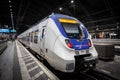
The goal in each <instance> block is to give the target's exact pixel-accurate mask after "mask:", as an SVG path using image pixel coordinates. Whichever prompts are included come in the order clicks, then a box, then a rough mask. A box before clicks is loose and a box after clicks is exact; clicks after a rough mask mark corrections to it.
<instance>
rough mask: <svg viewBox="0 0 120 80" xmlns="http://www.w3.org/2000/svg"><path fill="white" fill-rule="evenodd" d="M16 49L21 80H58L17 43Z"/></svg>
mask: <svg viewBox="0 0 120 80" xmlns="http://www.w3.org/2000/svg"><path fill="white" fill-rule="evenodd" d="M16 47H17V53H18V59H19V63H20V69H21V75H22V80H59V79H58V78H57V77H56V76H55V75H54V74H53V73H52V72H50V71H49V70H48V69H47V68H46V67H45V66H44V65H43V64H42V63H41V62H39V61H38V60H37V59H36V58H35V57H34V56H33V55H32V54H30V52H29V51H28V50H27V49H25V48H24V47H23V46H22V45H21V43H19V42H18V41H16Z"/></svg>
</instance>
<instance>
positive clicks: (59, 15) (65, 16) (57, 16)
mask: <svg viewBox="0 0 120 80" xmlns="http://www.w3.org/2000/svg"><path fill="white" fill-rule="evenodd" d="M53 17H56V18H67V19H75V20H77V19H76V18H74V17H72V16H68V15H64V14H52V15H50V18H53Z"/></svg>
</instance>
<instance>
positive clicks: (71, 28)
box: [62, 23, 85, 39]
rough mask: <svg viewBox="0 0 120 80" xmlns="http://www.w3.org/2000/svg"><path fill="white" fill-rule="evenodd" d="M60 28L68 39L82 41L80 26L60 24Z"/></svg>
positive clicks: (82, 35) (83, 35)
mask: <svg viewBox="0 0 120 80" xmlns="http://www.w3.org/2000/svg"><path fill="white" fill-rule="evenodd" d="M62 26H63V28H64V30H65V32H66V34H67V36H68V38H70V39H82V38H83V37H85V34H84V32H83V29H82V27H80V24H71V23H62Z"/></svg>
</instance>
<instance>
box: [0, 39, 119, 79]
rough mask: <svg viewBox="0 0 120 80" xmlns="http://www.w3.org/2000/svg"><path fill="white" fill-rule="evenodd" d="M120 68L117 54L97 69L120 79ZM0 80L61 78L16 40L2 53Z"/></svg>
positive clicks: (9, 42) (0, 57)
mask: <svg viewBox="0 0 120 80" xmlns="http://www.w3.org/2000/svg"><path fill="white" fill-rule="evenodd" d="M119 68H120V56H119V55H115V58H114V60H113V61H102V60H99V63H98V64H97V67H96V69H97V70H100V71H102V72H104V73H106V74H108V75H111V76H113V77H116V78H118V79H120V69H119ZM62 79H64V77H63V78H62ZM62 79H61V80H62ZM0 80H59V78H58V77H57V76H56V75H54V74H53V73H52V72H51V71H50V70H49V69H48V68H47V67H46V66H44V65H43V64H42V63H41V62H40V61H38V59H36V58H35V57H34V56H33V55H32V54H31V53H30V52H29V51H28V50H27V49H26V48H25V47H23V46H22V44H21V43H19V42H18V41H17V40H16V41H15V42H11V41H8V43H7V48H6V50H5V51H4V52H3V53H2V54H1V55H0ZM75 80H76V79H75Z"/></svg>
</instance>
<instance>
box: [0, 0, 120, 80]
mask: <svg viewBox="0 0 120 80" xmlns="http://www.w3.org/2000/svg"><path fill="white" fill-rule="evenodd" d="M52 14H64V15H68V16H72V17H75V18H76V19H78V20H79V21H81V22H82V23H83V24H84V25H85V27H86V29H87V31H88V33H89V36H90V38H91V40H92V41H91V42H93V45H94V47H95V49H96V51H97V53H98V61H97V64H96V67H95V70H97V71H95V70H93V72H90V71H89V70H85V71H84V72H85V73H84V74H83V72H82V73H81V72H78V73H74V74H73V73H69V74H67V73H62V72H59V71H56V70H53V68H51V67H50V69H49V67H47V68H48V69H47V71H46V70H45V69H43V68H44V66H45V64H46V63H45V64H44V63H42V59H38V60H37V58H36V57H34V58H35V59H34V58H33V57H31V59H33V60H34V61H35V63H37V66H39V65H41V63H42V64H43V65H44V66H43V67H42V68H40V69H43V70H45V71H42V72H38V73H39V75H38V74H37V70H36V75H35V71H34V72H32V71H31V70H32V67H31V70H28V69H29V67H26V69H23V66H21V65H22V64H21V63H22V62H24V60H25V59H23V61H22V59H21V58H20V59H19V57H20V55H19V54H18V53H20V51H21V55H22V56H24V55H28V53H27V52H26V53H24V50H22V49H24V48H21V45H24V47H25V48H26V49H28V51H30V52H31V54H32V55H31V54H29V55H30V56H34V55H35V54H34V51H31V50H29V48H28V47H27V46H25V44H24V43H22V42H20V41H19V39H18V36H19V35H20V34H22V33H23V32H25V31H27V30H28V29H30V28H32V26H34V25H36V24H37V23H39V22H40V21H41V20H42V19H44V18H45V17H49V15H52ZM37 34H38V31H36V32H35V35H34V38H33V39H34V40H33V41H34V43H37V38H38V37H36V36H37ZM26 36H27V37H24V39H25V40H29V36H30V34H26ZM48 41H49V40H48ZM26 49H25V51H26ZM22 51H23V52H22ZM39 51H42V50H41V49H40V50H39ZM46 52H49V51H48V50H47V49H46ZM86 52H87V51H86ZM6 56H7V57H6ZM37 57H38V56H37ZM17 58H18V59H17ZM28 59H29V58H28ZM19 60H21V63H20V62H19ZM26 60H27V59H26ZM81 60H82V59H81ZM7 61H8V62H7ZM24 64H25V65H27V64H26V62H25V63H24ZM30 64H32V63H30ZM17 65H18V66H17ZM9 66H10V67H9ZM33 67H34V65H33ZM39 67H41V66H39ZM119 67H120V1H119V0H1V1H0V80H28V79H29V80H31V79H32V80H89V79H90V80H103V79H105V80H120V69H119ZM45 68H46V67H45ZM22 69H23V70H24V72H22ZM33 69H34V68H33ZM30 71H31V72H30ZM38 71H39V70H38ZM52 71H53V72H52ZM94 71H95V72H94ZM49 72H50V73H49ZM17 73H18V74H17ZM5 74H6V76H7V77H5ZM25 74H26V75H25ZM94 74H100V75H96V76H97V77H96V76H95V75H94ZM24 75H25V76H24ZM33 75H34V76H33ZM41 75H42V76H41ZM81 75H82V76H83V75H84V76H87V77H88V78H86V77H81ZM93 75H94V76H93ZM101 75H102V77H101ZM99 76H100V78H99Z"/></svg>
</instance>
